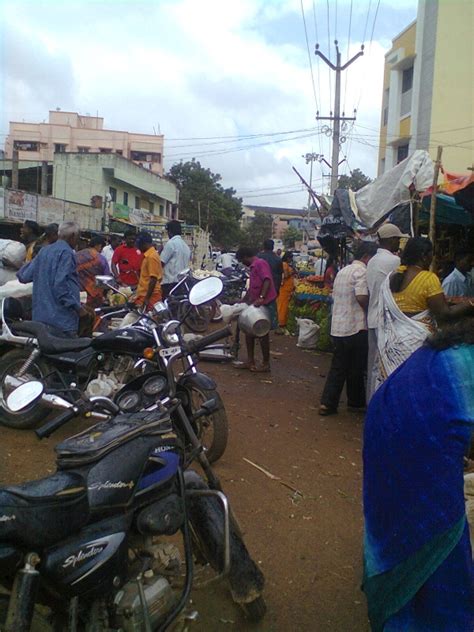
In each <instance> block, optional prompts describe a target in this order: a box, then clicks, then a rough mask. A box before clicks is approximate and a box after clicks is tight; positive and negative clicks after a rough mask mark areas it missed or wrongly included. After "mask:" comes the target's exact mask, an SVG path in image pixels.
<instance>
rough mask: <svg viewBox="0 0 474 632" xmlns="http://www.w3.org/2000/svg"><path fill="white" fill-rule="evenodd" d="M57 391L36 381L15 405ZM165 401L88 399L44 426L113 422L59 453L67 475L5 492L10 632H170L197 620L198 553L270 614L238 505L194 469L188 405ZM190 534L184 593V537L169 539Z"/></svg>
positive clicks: (238, 598)
mask: <svg viewBox="0 0 474 632" xmlns="http://www.w3.org/2000/svg"><path fill="white" fill-rule="evenodd" d="M46 395H47V393H45V392H44V390H43V385H42V384H41V383H40V382H34V381H31V382H27V383H24V384H22V385H21V386H19V387H18V388H17V389H15V390H14V391H13V392H12V393H11V394H10V396H9V398H8V405H9V407H10V408H11V409H12V410H15V409H16V410H21V409H22V408H23V407H25V406H29V405H31V404H34V403H38V402H39V401H40V400H41V399H42V398H44V397H45V396H46ZM165 400H166V398H164V399H163V401H161V402H160V405H157V406H156V408H155V409H154V410H153V411H145V412H139V413H123V412H120V411H119V409H118V406H117V405H116V404H114V403H113V402H112V401H111V400H108V399H107V398H103V397H99V398H90V399H85V398H84V399H82V400H81V402H80V403H76V405H74V406H70V408H69V409H68V410H66V411H65V412H64V413H63V414H61V415H60V416H59V417H58V418H56V419H53V420H51V421H50V422H47V423H46V424H45V425H44V426H43V427H41V428H39V429H38V430H37V431H36V433H37V435H38V436H39V437H40V438H43V437H47V436H49V435H51V434H52V433H53V432H54V431H55V430H57V429H58V428H60V427H61V426H63V425H64V424H66V423H67V422H68V421H69V420H70V419H72V418H73V417H75V416H77V415H79V414H85V413H91V412H94V413H96V414H102V415H106V416H108V417H109V418H108V419H106V420H105V421H103V422H101V423H99V424H98V425H95V426H93V427H92V428H89V429H88V430H86V431H84V432H82V433H80V434H78V435H75V436H73V437H71V438H69V439H66V440H65V441H63V442H62V443H60V444H59V445H58V446H56V454H57V471H56V473H54V474H52V475H51V476H48V477H47V478H44V479H41V480H37V481H31V482H27V483H24V484H22V485H18V486H9V487H4V488H0V582H1V584H2V587H3V589H4V591H5V590H6V591H7V593H6V594H5V592H4V591H3V592H2V593H0V629H2V630H4V631H5V632H29V631H30V629H32V630H41V631H42V632H57V631H59V630H61V631H64V632H66V631H68V632H132V631H133V632H136V631H146V632H152V631H157V632H164V631H165V630H170V629H171V628H170V626H172V625H173V626H177V625H181V626H184V625H187V624H188V623H189V622H190V621H192V620H193V619H195V617H196V613H195V612H192V611H190V609H189V595H190V591H191V587H192V583H193V555H194V556H195V557H196V558H197V560H198V561H199V560H201V561H204V562H205V563H208V564H209V565H210V566H211V567H212V568H214V569H215V570H216V571H217V573H218V578H221V579H222V578H224V577H226V578H227V579H228V581H229V584H230V589H231V595H232V598H233V599H234V601H235V602H236V603H238V604H240V605H241V606H242V607H243V609H244V611H245V612H246V614H247V616H249V617H250V618H252V619H259V618H261V617H262V616H263V615H264V614H265V610H266V607H265V602H264V599H263V596H262V591H263V585H264V578H263V575H262V573H261V571H260V569H259V568H258V566H257V565H256V564H255V563H254V562H253V560H252V559H251V557H250V555H249V553H248V551H247V549H246V547H245V544H244V542H243V540H242V538H241V537H240V535H239V532H238V529H237V528H236V527H235V526H234V524H235V523H234V521H233V519H232V517H231V514H230V509H229V504H228V500H227V498H226V497H225V495H224V494H223V493H222V492H221V491H220V490H218V489H215V488H214V489H211V487H210V485H208V484H206V482H205V481H204V480H203V479H202V478H201V477H200V476H199V475H198V474H196V472H193V471H185V470H186V456H185V452H184V450H183V445H182V444H181V442H180V438H179V435H178V434H177V433H176V432H175V430H174V427H173V424H172V422H171V417H170V413H171V412H172V410H173V408H175V407H177V408H178V409H179V408H182V405H181V403H180V400H179V399H178V398H174V397H173V398H168V399H167V400H166V403H163V402H164V401H165ZM210 405H211V404H210ZM195 442H198V439H197V437H195ZM200 453H201V454H202V455H203V459H204V460H205V459H206V457H205V454H204V453H203V451H202V449H201V450H200ZM179 532H181V535H182V541H183V544H182V548H183V550H184V558H185V579H184V584H183V585H181V586H180V584H181V578H182V572H181V551H180V549H179V548H178V547H177V545H176V538H173V540H172V541H170V540H167V539H166V537H167V536H174V535H175V534H177V533H179ZM173 629H174V630H176V629H178V628H177V627H173ZM180 629H182V627H181V628H180Z"/></svg>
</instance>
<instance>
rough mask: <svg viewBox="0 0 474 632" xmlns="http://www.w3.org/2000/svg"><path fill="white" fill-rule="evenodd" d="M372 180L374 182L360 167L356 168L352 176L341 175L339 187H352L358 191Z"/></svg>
mask: <svg viewBox="0 0 474 632" xmlns="http://www.w3.org/2000/svg"><path fill="white" fill-rule="evenodd" d="M370 182H372V180H371V179H370V178H369V177H368V176H366V175H365V173H362V171H361V170H360V169H354V171H352V172H351V175H350V176H340V178H339V180H338V182H337V187H338V188H339V189H352V190H353V191H358V190H359V189H362V187H365V185H366V184H369V183H370Z"/></svg>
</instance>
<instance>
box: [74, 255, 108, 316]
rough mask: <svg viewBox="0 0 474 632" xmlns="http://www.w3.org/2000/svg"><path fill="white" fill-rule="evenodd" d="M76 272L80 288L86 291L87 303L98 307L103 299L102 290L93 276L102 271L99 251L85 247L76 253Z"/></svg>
mask: <svg viewBox="0 0 474 632" xmlns="http://www.w3.org/2000/svg"><path fill="white" fill-rule="evenodd" d="M76 261H77V273H78V274H79V284H80V286H81V290H83V291H84V292H87V305H90V306H91V307H93V308H95V307H100V305H102V303H103V300H104V291H103V290H102V289H101V288H100V287H97V284H96V279H95V277H96V276H97V275H98V274H103V273H104V265H103V263H102V261H101V259H100V256H99V253H98V252H97V251H96V250H94V249H93V248H85V249H84V250H79V252H77V253H76Z"/></svg>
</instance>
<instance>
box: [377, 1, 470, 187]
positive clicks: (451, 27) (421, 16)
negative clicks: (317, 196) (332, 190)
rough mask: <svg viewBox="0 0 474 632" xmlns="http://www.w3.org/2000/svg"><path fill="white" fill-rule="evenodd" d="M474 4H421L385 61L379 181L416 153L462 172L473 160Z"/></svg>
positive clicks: (434, 2) (454, 2) (440, 2)
mask: <svg viewBox="0 0 474 632" xmlns="http://www.w3.org/2000/svg"><path fill="white" fill-rule="evenodd" d="M473 18H474V9H473V3H472V2H466V1H463V0H452V1H451V2H443V1H440V0H420V2H419V5H418V14H417V19H416V21H415V22H413V23H412V24H410V25H409V26H408V27H407V28H406V29H405V30H404V31H402V32H401V33H400V34H399V35H397V37H395V38H394V39H393V40H392V48H391V49H390V50H389V51H388V53H387V54H386V55H385V71H384V85H383V97H382V115H381V125H380V149H379V164H378V172H379V175H380V174H382V173H384V172H385V171H386V170H388V169H390V168H392V167H393V166H395V165H396V164H398V163H399V162H400V161H401V160H403V159H404V158H406V157H407V156H408V155H409V154H410V153H412V152H413V151H415V150H416V149H424V150H427V151H429V152H430V154H431V155H432V157H434V156H435V155H436V147H437V146H438V145H443V164H444V166H445V167H446V168H447V169H448V170H449V171H452V172H465V171H466V168H467V167H469V166H471V165H472V163H473V159H474V150H473V149H472V148H473V141H472V132H473V125H474V120H473V119H474V110H473V105H472V103H473V92H472V91H473V87H472V86H473V85H474V62H473V59H474V55H473V43H472V41H473V39H472V24H473Z"/></svg>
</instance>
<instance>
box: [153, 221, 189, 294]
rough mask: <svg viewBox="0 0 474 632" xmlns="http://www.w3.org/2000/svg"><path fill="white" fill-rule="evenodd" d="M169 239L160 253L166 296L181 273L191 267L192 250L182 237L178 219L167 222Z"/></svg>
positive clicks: (163, 291) (162, 286)
mask: <svg viewBox="0 0 474 632" xmlns="http://www.w3.org/2000/svg"><path fill="white" fill-rule="evenodd" d="M166 230H167V231H168V236H169V240H168V241H167V242H166V244H165V247H164V248H163V250H162V251H161V253H160V259H161V265H162V266H163V282H162V284H161V291H162V294H163V298H166V297H167V296H168V295H169V293H170V292H171V290H172V289H173V287H174V286H175V285H176V283H177V282H178V281H179V273H180V272H182V271H183V270H185V269H186V268H189V264H190V261H191V251H190V249H189V246H188V244H187V243H186V242H185V241H184V239H183V238H182V237H181V224H180V223H179V222H178V220H175V219H174V220H172V221H171V222H168V223H167V224H166Z"/></svg>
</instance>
